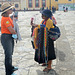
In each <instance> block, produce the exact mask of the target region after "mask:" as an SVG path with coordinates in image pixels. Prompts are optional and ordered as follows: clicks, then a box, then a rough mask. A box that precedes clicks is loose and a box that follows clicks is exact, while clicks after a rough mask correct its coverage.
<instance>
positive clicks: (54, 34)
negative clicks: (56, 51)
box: [48, 24, 61, 41]
mask: <svg viewBox="0 0 75 75" xmlns="http://www.w3.org/2000/svg"><path fill="white" fill-rule="evenodd" d="M53 25H54V28H50V30H49V31H48V37H49V38H51V39H52V40H53V41H56V40H57V39H58V38H59V37H60V35H61V33H60V29H59V27H57V26H56V25H55V24H53Z"/></svg>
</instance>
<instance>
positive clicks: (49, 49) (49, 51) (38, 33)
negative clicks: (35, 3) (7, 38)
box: [32, 9, 56, 73]
mask: <svg viewBox="0 0 75 75" xmlns="http://www.w3.org/2000/svg"><path fill="white" fill-rule="evenodd" d="M41 14H42V19H43V20H42V21H41V23H40V25H36V24H32V25H33V26H34V25H35V26H37V27H36V28H35V29H34V46H35V58H34V59H35V61H36V62H38V63H42V65H47V67H46V68H45V69H44V70H43V72H47V73H48V72H49V71H50V70H51V69H52V67H51V65H52V60H54V59H56V55H55V50H54V42H53V40H52V39H50V38H49V37H48V35H47V31H49V30H50V28H54V26H53V21H52V20H51V19H50V18H51V17H52V12H51V11H50V10H48V9H44V10H43V11H42V12H41ZM39 40H40V41H39ZM39 52H40V53H39ZM37 53H39V54H37ZM38 55H40V56H38ZM42 55H43V56H42Z"/></svg>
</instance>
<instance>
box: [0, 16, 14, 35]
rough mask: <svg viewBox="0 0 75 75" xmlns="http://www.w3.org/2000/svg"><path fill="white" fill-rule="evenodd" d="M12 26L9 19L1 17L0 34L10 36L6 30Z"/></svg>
mask: <svg viewBox="0 0 75 75" xmlns="http://www.w3.org/2000/svg"><path fill="white" fill-rule="evenodd" d="M9 26H12V27H14V25H13V21H12V19H11V18H10V17H2V19H1V33H2V34H3V33H6V34H11V32H10V31H9V30H8V28H7V27H9Z"/></svg>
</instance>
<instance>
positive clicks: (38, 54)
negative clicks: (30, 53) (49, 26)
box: [34, 27, 45, 64]
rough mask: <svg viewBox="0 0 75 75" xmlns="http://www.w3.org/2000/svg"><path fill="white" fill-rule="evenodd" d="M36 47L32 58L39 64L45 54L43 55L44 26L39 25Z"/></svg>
mask: <svg viewBox="0 0 75 75" xmlns="http://www.w3.org/2000/svg"><path fill="white" fill-rule="evenodd" d="M37 43H38V49H36V50H35V56H34V60H35V61H36V62H38V63H39V64H41V63H45V55H44V50H43V47H44V27H40V29H39V30H38V42H37Z"/></svg>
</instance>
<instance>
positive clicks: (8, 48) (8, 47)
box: [1, 3, 18, 75]
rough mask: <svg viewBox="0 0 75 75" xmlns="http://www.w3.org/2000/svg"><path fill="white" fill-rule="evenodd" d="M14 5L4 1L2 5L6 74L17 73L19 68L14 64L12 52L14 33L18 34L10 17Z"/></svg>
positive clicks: (13, 74) (2, 41)
mask: <svg viewBox="0 0 75 75" xmlns="http://www.w3.org/2000/svg"><path fill="white" fill-rule="evenodd" d="M13 7H14V6H11V5H10V4H9V3H4V4H3V5H2V6H1V10H2V13H1V16H2V18H1V44H2V46H3V49H4V53H5V71H6V75H16V74H15V73H14V71H15V70H18V68H17V67H14V66H12V54H13V49H14V39H13V38H12V34H16V31H15V30H14V29H13V27H14V25H13V21H12V20H11V18H10V17H9V15H10V14H11V13H12V9H13Z"/></svg>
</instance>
